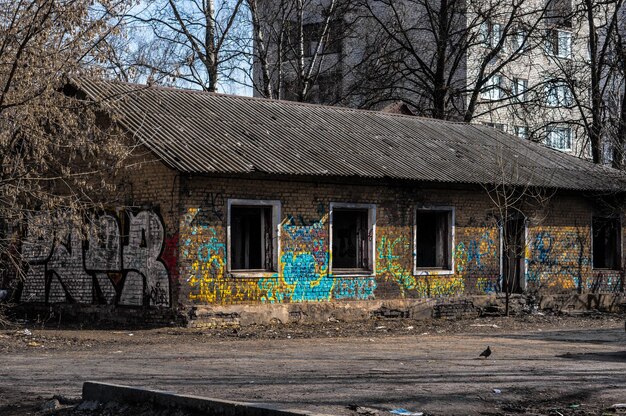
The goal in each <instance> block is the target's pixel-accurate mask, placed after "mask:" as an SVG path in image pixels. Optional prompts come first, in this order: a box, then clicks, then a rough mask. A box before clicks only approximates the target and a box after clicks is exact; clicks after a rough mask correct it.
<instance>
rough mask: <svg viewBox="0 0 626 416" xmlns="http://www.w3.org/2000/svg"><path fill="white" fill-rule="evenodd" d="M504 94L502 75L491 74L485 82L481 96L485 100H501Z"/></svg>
mask: <svg viewBox="0 0 626 416" xmlns="http://www.w3.org/2000/svg"><path fill="white" fill-rule="evenodd" d="M503 96H504V92H503V90H502V76H501V75H493V76H491V77H490V78H489V79H488V80H487V82H486V83H485V85H484V87H483V89H482V91H481V93H480V97H481V98H482V99H483V100H491V101H493V100H500V99H502V97H503Z"/></svg>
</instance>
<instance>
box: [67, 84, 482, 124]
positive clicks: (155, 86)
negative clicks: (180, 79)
mask: <svg viewBox="0 0 626 416" xmlns="http://www.w3.org/2000/svg"><path fill="white" fill-rule="evenodd" d="M81 79H86V80H88V81H92V82H98V83H106V84H121V85H128V86H134V87H140V88H137V91H145V90H149V89H153V90H162V91H172V92H182V93H190V94H200V95H209V96H213V97H224V98H234V99H240V100H247V101H256V102H266V103H278V104H284V105H288V106H294V107H298V106H302V107H308V108H323V109H329V110H335V111H346V112H356V113H373V114H379V115H383V116H391V117H399V118H407V119H419V120H423V121H427V122H435V123H450V124H461V125H476V124H475V123H468V122H466V121H460V120H448V119H439V118H432V117H426V116H419V115H407V114H398V113H387V112H384V111H381V110H371V109H366V108H353V107H344V106H340V105H328V104H315V103H306V102H302V101H290V100H281V99H276V98H265V97H250V96H247V95H237V94H227V93H222V92H210V91H203V90H197V89H192V88H187V87H171V86H167V85H159V84H152V85H148V84H140V83H136V82H128V81H121V80H106V79H102V78H97V77H87V76H83V77H80V78H78V79H76V78H74V79H73V81H76V82H78V83H80V80H81Z"/></svg>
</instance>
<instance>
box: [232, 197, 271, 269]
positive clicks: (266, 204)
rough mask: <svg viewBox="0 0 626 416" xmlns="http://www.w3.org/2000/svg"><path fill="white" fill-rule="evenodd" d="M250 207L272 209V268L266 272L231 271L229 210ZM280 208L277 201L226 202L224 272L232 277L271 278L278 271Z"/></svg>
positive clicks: (240, 200)
mask: <svg viewBox="0 0 626 416" xmlns="http://www.w3.org/2000/svg"><path fill="white" fill-rule="evenodd" d="M233 205H234V206H250V207H271V209H272V241H273V245H272V248H273V250H272V267H271V270H268V271H248V270H245V269H244V270H241V269H235V270H233V269H232V262H231V243H232V236H231V224H230V221H231V218H232V215H231V208H232V206H233ZM280 208H281V204H280V201H278V200H265V199H229V200H228V202H227V216H226V257H227V258H226V270H227V273H228V274H229V275H230V276H233V277H272V276H275V275H276V273H277V272H278V271H279V264H278V258H279V254H280V228H281V226H280V218H281V216H280Z"/></svg>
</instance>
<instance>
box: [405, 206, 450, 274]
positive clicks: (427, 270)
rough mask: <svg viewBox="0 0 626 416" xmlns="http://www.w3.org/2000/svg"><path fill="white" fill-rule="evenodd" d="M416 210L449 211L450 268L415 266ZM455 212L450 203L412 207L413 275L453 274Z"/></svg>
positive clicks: (417, 229)
mask: <svg viewBox="0 0 626 416" xmlns="http://www.w3.org/2000/svg"><path fill="white" fill-rule="evenodd" d="M418 211H436V212H449V215H450V218H449V219H450V230H449V231H448V239H449V242H448V245H449V247H448V249H449V254H448V255H449V256H450V268H449V269H441V268H434V267H429V268H419V267H418V266H417V235H418V233H419V224H418V223H417V213H418ZM455 221H456V212H455V208H454V207H453V206H450V205H432V206H431V205H429V206H418V207H415V209H413V274H414V275H415V276H421V275H424V274H428V275H438V276H446V275H453V274H454V270H455V266H456V265H455V263H454V247H455V239H456V226H455Z"/></svg>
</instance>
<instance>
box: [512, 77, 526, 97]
mask: <svg viewBox="0 0 626 416" xmlns="http://www.w3.org/2000/svg"><path fill="white" fill-rule="evenodd" d="M527 90H528V80H527V79H523V78H514V79H513V95H514V96H515V99H516V100H517V101H526V98H527V97H526V91H527Z"/></svg>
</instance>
